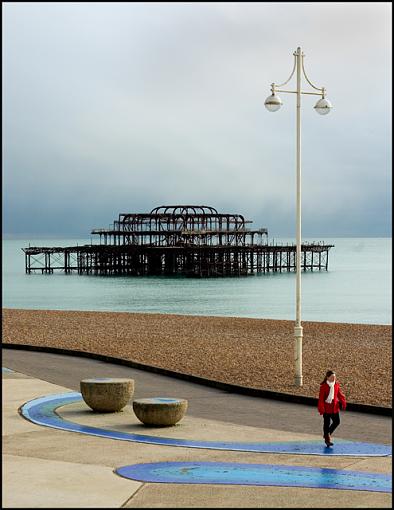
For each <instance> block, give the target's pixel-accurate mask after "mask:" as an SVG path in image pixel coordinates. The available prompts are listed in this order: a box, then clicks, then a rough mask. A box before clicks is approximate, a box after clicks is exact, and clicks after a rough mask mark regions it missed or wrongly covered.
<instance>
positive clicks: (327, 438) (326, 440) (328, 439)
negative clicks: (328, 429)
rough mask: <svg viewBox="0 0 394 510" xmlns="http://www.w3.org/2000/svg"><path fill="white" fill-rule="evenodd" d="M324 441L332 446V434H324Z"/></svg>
mask: <svg viewBox="0 0 394 510" xmlns="http://www.w3.org/2000/svg"><path fill="white" fill-rule="evenodd" d="M323 437H324V442H325V443H326V446H331V444H332V443H331V442H330V435H329V434H325V435H324V436H323Z"/></svg>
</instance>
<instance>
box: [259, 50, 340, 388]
mask: <svg viewBox="0 0 394 510" xmlns="http://www.w3.org/2000/svg"><path fill="white" fill-rule="evenodd" d="M293 55H294V67H293V70H292V72H291V75H290V77H289V78H288V79H287V80H286V81H285V82H284V83H281V84H280V85H276V84H275V83H272V84H271V92H272V94H271V95H270V96H269V97H267V99H266V100H265V103H264V104H265V107H266V108H267V110H268V111H270V112H275V111H277V110H279V108H280V107H281V106H282V104H283V103H282V101H281V99H280V98H279V97H278V96H277V94H276V93H277V92H286V93H289V94H297V103H296V104H297V121H296V125H297V149H296V167H297V185H296V188H297V192H296V238H297V240H296V320H295V326H294V337H295V348H294V360H295V380H294V382H295V385H296V386H302V337H303V328H302V325H301V95H302V94H308V95H315V96H321V99H319V100H318V101H317V103H316V104H315V107H314V108H315V110H316V111H317V113H320V114H321V115H326V114H327V113H329V111H330V110H331V108H332V105H331V103H330V101H328V99H326V97H325V95H326V89H325V88H324V87H322V88H319V87H315V85H313V83H311V81H310V80H309V78H308V77H307V75H306V73H305V69H304V53H302V51H301V48H300V47H298V48H297V50H296V51H295V52H294V53H293ZM295 71H296V72H297V74H296V76H297V90H283V89H281V87H283V86H284V85H286V84H287V83H288V82H289V81H290V80H291V78H292V77H293V75H294V72H295ZM301 74H303V75H304V77H305V79H306V81H307V82H308V83H309V85H310V86H311V87H312V88H314V89H315V90H318V91H319V92H304V91H302V90H301Z"/></svg>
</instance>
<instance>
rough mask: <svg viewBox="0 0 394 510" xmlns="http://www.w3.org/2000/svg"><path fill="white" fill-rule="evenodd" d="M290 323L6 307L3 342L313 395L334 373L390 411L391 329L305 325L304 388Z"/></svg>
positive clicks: (360, 397)
mask: <svg viewBox="0 0 394 510" xmlns="http://www.w3.org/2000/svg"><path fill="white" fill-rule="evenodd" d="M293 327H294V323H293V322H292V321H285V320H269V319H249V318H238V317H212V316H209V317H203V316H193V315H169V314H168V315H167V314H166V315H164V314H153V313H152V314H150V313H149V314H147V313H127V312H87V311H57V310H22V309H3V325H2V329H3V345H5V346H6V345H7V343H13V344H22V345H34V346H44V347H55V348H62V349H71V350H77V351H84V352H90V353H96V354H101V355H106V356H112V357H118V358H122V359H126V360H130V361H135V362H138V363H143V364H146V365H151V366H155V367H161V368H165V369H169V370H173V371H177V372H181V373H186V374H192V375H196V376H200V377H204V378H208V379H213V380H216V381H221V382H226V383H230V384H238V385H242V386H248V387H251V388H259V389H265V390H271V391H278V392H283V393H290V394H297V395H305V396H311V397H316V398H317V396H318V393H319V386H320V382H321V381H322V379H323V377H324V374H325V372H326V371H327V370H329V369H331V370H335V371H336V373H337V378H338V380H339V381H340V383H341V387H342V390H343V391H344V393H345V395H346V397H347V400H348V401H349V402H353V403H362V404H369V405H375V406H383V407H391V406H392V375H391V374H392V326H391V325H369V324H343V323H330V322H304V323H303V327H304V340H303V374H304V385H303V387H302V388H297V387H295V386H294V384H293V379H294V360H293V354H294V339H293Z"/></svg>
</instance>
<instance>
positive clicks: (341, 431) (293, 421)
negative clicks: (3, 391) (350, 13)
mask: <svg viewBox="0 0 394 510" xmlns="http://www.w3.org/2000/svg"><path fill="white" fill-rule="evenodd" d="M2 366H3V367H7V368H11V369H12V370H15V371H17V372H22V373H24V374H27V375H30V376H32V377H35V378H38V379H42V380H44V381H48V382H51V383H53V384H58V385H60V386H64V387H66V388H69V389H70V390H74V391H79V381H80V380H81V379H85V378H89V377H130V378H131V379H134V381H135V393H134V397H135V398H142V397H154V396H167V397H168V396H170V397H180V398H187V399H188V401H189V407H188V414H189V415H191V416H196V417H199V418H207V419H212V420H221V421H226V422H231V423H236V424H241V425H249V426H253V427H264V428H271V429H276V430H284V431H287V432H289V431H290V432H291V431H293V432H304V433H308V434H319V433H321V431H322V418H321V416H320V415H319V414H318V412H317V408H315V407H312V406H307V405H303V404H294V403H288V402H279V401H275V400H270V399H264V398H261V397H249V396H245V395H238V394H236V393H231V392H228V391H223V390H219V389H216V388H209V387H207V386H202V385H199V384H196V383H191V382H188V381H182V380H180V379H175V378H172V377H168V376H165V375H160V374H154V373H152V372H146V371H144V370H139V369H135V368H130V367H127V366H122V365H116V364H112V363H107V362H103V361H97V360H93V359H88V358H82V357H77V356H68V355H61V354H52V353H44V352H33V351H22V350H13V349H7V348H4V347H3V361H2ZM335 436H336V437H340V438H342V439H350V440H353V441H366V442H374V443H391V438H392V419H391V417H388V416H376V415H370V414H366V413H356V412H348V411H345V412H342V413H341V425H340V426H339V428H338V429H337V431H336V433H335Z"/></svg>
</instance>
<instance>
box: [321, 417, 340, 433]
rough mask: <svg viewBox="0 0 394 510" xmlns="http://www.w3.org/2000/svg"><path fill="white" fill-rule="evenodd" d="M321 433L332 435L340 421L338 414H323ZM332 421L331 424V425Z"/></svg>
mask: <svg viewBox="0 0 394 510" xmlns="http://www.w3.org/2000/svg"><path fill="white" fill-rule="evenodd" d="M323 420H324V422H323V433H324V435H326V434H332V433H333V432H334V430H335V429H336V428H337V427H338V425H339V424H340V423H341V420H340V418H339V413H332V414H331V413H324V414H323ZM331 421H332V423H331ZM330 423H331V424H330Z"/></svg>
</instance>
